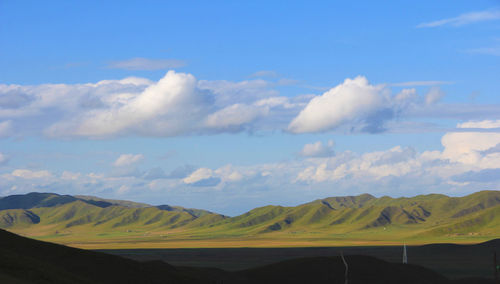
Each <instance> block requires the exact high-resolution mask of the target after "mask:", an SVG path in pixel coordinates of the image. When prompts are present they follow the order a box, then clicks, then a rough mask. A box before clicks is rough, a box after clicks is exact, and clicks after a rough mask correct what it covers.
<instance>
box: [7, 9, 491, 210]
mask: <svg viewBox="0 0 500 284" xmlns="http://www.w3.org/2000/svg"><path fill="white" fill-rule="evenodd" d="M0 66H1V68H0V137H1V138H0V176H1V177H2V178H1V179H0V195H9V194H17V193H25V192H30V191H51V192H58V193H68V194H88V195H97V196H103V197H109V198H119V199H133V200H137V201H143V202H149V203H152V204H172V205H182V206H187V207H198V208H204V209H210V210H214V211H218V212H221V213H225V214H230V215H234V214H239V213H242V212H244V211H245V210H248V209H251V208H252V207H255V206H262V205H267V204H282V205H294V204H299V203H302V202H307V201H310V200H312V199H315V198H320V197H325V196H335V195H348V194H359V193H363V192H369V193H372V194H374V195H377V196H381V195H391V196H412V195H416V194H425V193H430V192H437V193H444V194H449V195H463V194H467V193H470V192H474V191H478V190H483V189H499V187H500V178H495V176H499V175H496V174H495V173H499V174H500V146H499V145H500V134H499V131H500V96H499V94H500V84H499V81H500V80H499V78H500V77H499V75H498V74H500V2H498V1H473V2H472V1H439V2H436V1H419V2H418V3H417V2H415V3H407V2H401V1H390V2H385V4H380V3H376V2H374V1H358V2H355V3H347V2H345V1H342V2H341V1H316V2H314V3H311V2H310V1H251V2H250V1H249V2H248V3H243V2H234V1H210V2H199V1H140V2H139V1H116V2H113V1H106V2H105V3H102V1H82V2H79V3H75V2H68V1H50V2H40V1H2V2H0ZM492 173H493V174H492Z"/></svg>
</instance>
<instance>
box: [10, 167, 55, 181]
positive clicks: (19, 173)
mask: <svg viewBox="0 0 500 284" xmlns="http://www.w3.org/2000/svg"><path fill="white" fill-rule="evenodd" d="M11 175H12V176H15V177H20V178H23V179H39V178H50V177H52V174H51V173H50V172H49V171H46V170H42V171H32V170H27V169H17V170H14V171H13V172H12V174H11Z"/></svg>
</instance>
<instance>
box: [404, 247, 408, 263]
mask: <svg viewBox="0 0 500 284" xmlns="http://www.w3.org/2000/svg"><path fill="white" fill-rule="evenodd" d="M407 263H408V255H407V254H406V244H403V264H407Z"/></svg>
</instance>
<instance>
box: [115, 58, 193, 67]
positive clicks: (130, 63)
mask: <svg viewBox="0 0 500 284" xmlns="http://www.w3.org/2000/svg"><path fill="white" fill-rule="evenodd" d="M183 66H186V62H184V61H182V60H178V59H150V58H142V57H136V58H131V59H127V60H120V61H112V62H110V63H109V64H108V65H107V67H108V68H111V69H125V70H160V69H169V68H179V67H183Z"/></svg>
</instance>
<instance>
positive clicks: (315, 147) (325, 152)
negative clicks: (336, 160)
mask: <svg viewBox="0 0 500 284" xmlns="http://www.w3.org/2000/svg"><path fill="white" fill-rule="evenodd" d="M333 146H335V142H334V141H333V140H329V141H328V143H326V145H324V144H323V143H322V142H321V141H317V142H316V143H311V144H306V145H304V148H302V151H300V153H299V154H300V155H301V156H303V157H329V156H333V155H335V152H334V151H333Z"/></svg>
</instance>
